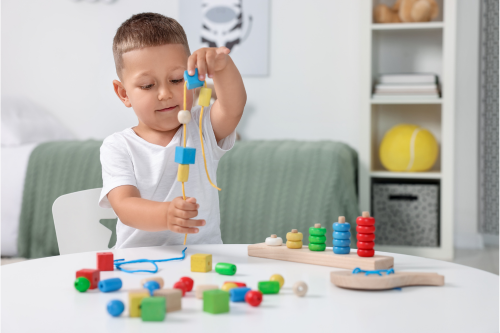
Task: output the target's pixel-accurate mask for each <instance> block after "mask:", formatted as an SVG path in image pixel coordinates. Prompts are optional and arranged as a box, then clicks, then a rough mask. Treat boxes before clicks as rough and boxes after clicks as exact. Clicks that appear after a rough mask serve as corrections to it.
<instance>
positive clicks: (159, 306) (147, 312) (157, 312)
mask: <svg viewBox="0 0 500 333" xmlns="http://www.w3.org/2000/svg"><path fill="white" fill-rule="evenodd" d="M166 304H167V302H166V301H165V297H158V296H155V297H144V298H143V299H142V301H141V318H142V321H163V320H164V319H165V313H166V312H167V309H166Z"/></svg>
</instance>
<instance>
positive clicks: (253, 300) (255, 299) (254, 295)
mask: <svg viewBox="0 0 500 333" xmlns="http://www.w3.org/2000/svg"><path fill="white" fill-rule="evenodd" d="M245 301H246V302H247V303H248V304H250V305H251V306H259V305H260V303H261V302H262V293H261V292H260V291H257V290H250V291H249V292H247V293H246V295H245Z"/></svg>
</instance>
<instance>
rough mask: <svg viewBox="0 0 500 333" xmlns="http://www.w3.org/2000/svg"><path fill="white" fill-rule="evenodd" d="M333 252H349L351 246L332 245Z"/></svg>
mask: <svg viewBox="0 0 500 333" xmlns="http://www.w3.org/2000/svg"><path fill="white" fill-rule="evenodd" d="M333 253H335V254H349V253H351V248H350V247H349V246H334V247H333Z"/></svg>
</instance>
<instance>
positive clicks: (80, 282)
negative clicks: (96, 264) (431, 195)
mask: <svg viewBox="0 0 500 333" xmlns="http://www.w3.org/2000/svg"><path fill="white" fill-rule="evenodd" d="M75 288H76V290H78V291H79V292H81V293H84V292H86V291H87V290H88V289H89V288H90V281H89V279H87V278H86V277H84V276H80V277H79V278H78V279H76V280H75Z"/></svg>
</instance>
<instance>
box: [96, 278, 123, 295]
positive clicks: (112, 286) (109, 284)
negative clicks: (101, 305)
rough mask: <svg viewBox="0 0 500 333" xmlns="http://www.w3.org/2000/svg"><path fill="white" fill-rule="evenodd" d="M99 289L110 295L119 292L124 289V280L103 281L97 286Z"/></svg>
mask: <svg viewBox="0 0 500 333" xmlns="http://www.w3.org/2000/svg"><path fill="white" fill-rule="evenodd" d="M97 287H98V288H99V290H100V291H102V292H103V293H109V292H111V291H115V290H118V289H120V288H121V287H122V279H120V278H112V279H106V280H101V281H99V283H98V284H97Z"/></svg>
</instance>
